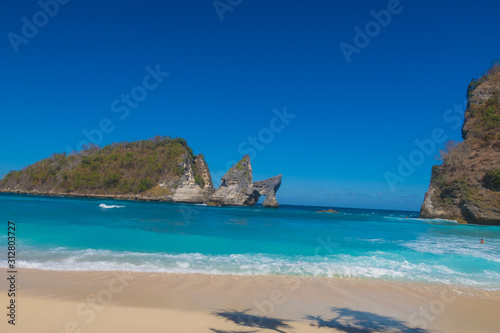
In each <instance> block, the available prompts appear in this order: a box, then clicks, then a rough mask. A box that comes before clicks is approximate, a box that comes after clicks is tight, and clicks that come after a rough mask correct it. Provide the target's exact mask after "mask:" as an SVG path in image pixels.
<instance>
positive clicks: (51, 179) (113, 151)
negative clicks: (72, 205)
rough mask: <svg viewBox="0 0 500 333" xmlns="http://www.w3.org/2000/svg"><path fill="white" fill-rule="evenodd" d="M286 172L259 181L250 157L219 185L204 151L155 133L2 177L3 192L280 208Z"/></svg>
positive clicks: (48, 160) (49, 160)
mask: <svg viewBox="0 0 500 333" xmlns="http://www.w3.org/2000/svg"><path fill="white" fill-rule="evenodd" d="M280 185H281V175H279V176H275V177H272V178H269V179H266V180H262V181H257V182H253V178H252V166H251V163H250V157H249V156H248V155H245V156H244V157H243V159H242V160H241V161H239V162H238V163H237V164H236V165H234V166H233V167H232V168H231V169H229V171H228V172H227V173H226V175H224V176H223V177H222V182H221V185H220V187H219V188H218V189H215V188H214V185H213V182H212V178H211V175H210V170H209V168H208V165H207V163H206V161H205V158H204V156H203V155H202V154H199V155H194V154H193V150H192V149H191V148H190V147H189V146H188V145H187V143H186V140H184V139H181V138H175V139H172V138H170V137H159V136H157V137H155V138H152V139H150V140H143V141H135V142H121V143H115V144H111V145H107V146H105V147H103V148H99V147H97V146H92V145H91V146H88V147H85V148H84V149H82V151H80V152H79V153H72V154H66V153H62V154H53V155H52V156H51V157H49V158H46V159H43V160H41V161H38V162H36V163H34V164H33V165H30V166H27V167H26V168H24V169H23V170H20V171H11V172H9V174H7V175H6V176H5V177H4V178H3V179H2V180H0V192H8V193H25V194H41V195H62V196H78V197H103V198H114V199H133V200H155V201H171V202H186V203H207V204H209V205H220V206H253V205H255V204H256V203H257V201H258V200H259V198H260V197H261V196H265V197H266V198H265V200H264V202H263V206H265V207H273V208H277V207H279V204H278V202H277V200H276V192H277V191H278V189H279V187H280Z"/></svg>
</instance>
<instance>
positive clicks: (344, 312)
mask: <svg viewBox="0 0 500 333" xmlns="http://www.w3.org/2000/svg"><path fill="white" fill-rule="evenodd" d="M330 310H331V311H332V312H334V313H335V314H336V315H337V316H336V317H334V318H332V319H323V318H322V317H321V316H311V315H307V316H306V317H305V319H307V320H310V321H311V324H310V325H311V326H315V327H317V328H321V327H326V328H332V329H335V330H336V331H338V332H346V333H372V332H394V333H431V331H429V330H425V329H422V328H411V327H409V326H408V325H407V323H406V322H404V321H400V320H397V319H395V318H392V317H386V316H381V315H378V314H375V313H371V312H364V311H356V310H352V309H350V308H335V307H332V308H330Z"/></svg>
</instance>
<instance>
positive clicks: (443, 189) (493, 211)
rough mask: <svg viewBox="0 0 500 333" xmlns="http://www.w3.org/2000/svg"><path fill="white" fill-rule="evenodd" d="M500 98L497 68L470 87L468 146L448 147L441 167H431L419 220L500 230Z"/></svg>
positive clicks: (466, 125)
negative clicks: (431, 219)
mask: <svg viewBox="0 0 500 333" xmlns="http://www.w3.org/2000/svg"><path fill="white" fill-rule="evenodd" d="M499 95H500V67H499V66H494V67H493V68H491V69H490V70H489V71H488V73H487V74H486V75H484V76H483V77H482V78H480V79H479V80H473V81H472V82H471V84H470V86H469V89H468V92H467V98H468V104H467V109H466V111H465V121H464V125H463V127H462V137H463V139H464V141H463V142H461V143H460V144H458V145H456V146H455V145H449V146H448V149H447V150H448V151H447V154H446V155H445V156H444V157H443V164H442V165H435V166H434V167H433V169H432V176H431V183H430V185H429V190H428V191H427V193H426V194H425V198H424V202H423V204H422V207H421V209H420V216H421V217H423V218H444V219H453V220H457V221H459V222H466V223H475V224H490V225H500V99H499Z"/></svg>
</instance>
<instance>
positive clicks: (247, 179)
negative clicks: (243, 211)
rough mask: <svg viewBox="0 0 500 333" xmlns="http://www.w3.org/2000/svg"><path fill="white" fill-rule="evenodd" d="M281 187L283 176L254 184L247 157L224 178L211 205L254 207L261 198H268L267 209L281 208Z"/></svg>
mask: <svg viewBox="0 0 500 333" xmlns="http://www.w3.org/2000/svg"><path fill="white" fill-rule="evenodd" d="M280 186H281V175H279V176H275V177H272V178H269V179H266V180H261V181H258V182H255V183H254V182H253V176H252V165H251V163H250V157H249V156H248V155H245V156H244V157H243V158H242V159H241V161H239V162H238V163H237V164H236V165H234V166H233V167H232V168H231V169H229V171H228V172H227V173H226V174H225V175H224V176H223V177H222V181H221V185H220V187H219V188H218V189H217V190H216V191H215V193H214V194H213V195H212V196H211V197H210V198H209V199H208V201H207V202H208V204H210V205H222V206H253V205H255V204H256V203H257V201H258V200H259V198H260V196H262V195H264V196H266V199H265V200H264V202H263V204H262V205H263V206H265V207H273V208H277V207H279V204H278V201H277V200H276V192H277V191H278V189H279V188H280Z"/></svg>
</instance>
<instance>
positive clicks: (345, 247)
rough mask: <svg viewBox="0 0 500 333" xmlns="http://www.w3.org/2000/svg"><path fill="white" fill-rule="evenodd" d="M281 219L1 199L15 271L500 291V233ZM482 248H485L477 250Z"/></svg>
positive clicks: (412, 218)
mask: <svg viewBox="0 0 500 333" xmlns="http://www.w3.org/2000/svg"><path fill="white" fill-rule="evenodd" d="M326 208H331V207H308V206H287V205H282V206H281V207H280V208H279V209H269V208H264V207H261V206H256V207H209V206H205V205H192V204H174V203H158V202H136V201H116V200H106V199H82V198H59V197H44V196H28V195H7V194H0V216H2V219H3V220H4V222H5V223H4V227H2V230H1V232H0V242H1V244H2V247H3V248H4V251H3V252H4V253H5V255H2V260H1V261H0V266H1V267H7V260H6V257H7V255H6V254H7V249H6V244H7V221H8V220H9V221H13V222H15V223H16V237H17V243H18V245H17V252H16V256H17V266H18V267H25V268H36V269H45V270H122V271H139V272H175V273H194V272H196V273H205V274H238V275H252V274H263V275H269V274H273V275H276V274H280V275H307V276H327V277H359V278H378V279H384V280H399V281H416V282H430V283H443V284H454V285H463V286H471V287H476V288H483V289H500V227H494V226H477V225H459V224H457V223H456V222H454V221H447V220H424V219H419V218H417V217H418V213H417V212H405V211H385V210H362V209H346V208H336V210H337V211H339V214H332V213H316V211H317V210H321V209H326ZM481 238H484V240H485V242H486V243H485V244H479V240H480V239H481Z"/></svg>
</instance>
